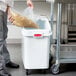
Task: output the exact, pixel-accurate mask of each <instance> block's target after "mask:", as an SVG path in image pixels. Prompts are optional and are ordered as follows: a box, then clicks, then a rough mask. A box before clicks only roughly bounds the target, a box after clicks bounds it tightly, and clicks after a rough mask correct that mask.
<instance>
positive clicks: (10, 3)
mask: <svg viewBox="0 0 76 76" xmlns="http://www.w3.org/2000/svg"><path fill="white" fill-rule="evenodd" d="M6 4H8V6H10V7H13V6H14V0H6Z"/></svg>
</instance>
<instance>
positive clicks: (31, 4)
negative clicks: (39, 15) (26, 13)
mask: <svg viewBox="0 0 76 76" xmlns="http://www.w3.org/2000/svg"><path fill="white" fill-rule="evenodd" d="M27 5H28V6H29V7H31V8H34V5H33V2H32V1H31V0H27Z"/></svg>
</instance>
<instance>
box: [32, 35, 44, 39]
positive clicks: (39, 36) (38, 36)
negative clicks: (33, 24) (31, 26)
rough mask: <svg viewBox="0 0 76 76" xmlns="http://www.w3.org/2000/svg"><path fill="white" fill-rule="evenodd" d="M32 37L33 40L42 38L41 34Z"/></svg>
mask: <svg viewBox="0 0 76 76" xmlns="http://www.w3.org/2000/svg"><path fill="white" fill-rule="evenodd" d="M33 37H34V38H42V37H43V34H34V36H33Z"/></svg>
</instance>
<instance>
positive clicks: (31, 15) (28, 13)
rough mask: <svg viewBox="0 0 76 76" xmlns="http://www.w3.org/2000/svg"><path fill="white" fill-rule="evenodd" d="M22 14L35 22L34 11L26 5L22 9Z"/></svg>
mask: <svg viewBox="0 0 76 76" xmlns="http://www.w3.org/2000/svg"><path fill="white" fill-rule="evenodd" d="M23 16H26V17H28V18H29V19H31V20H33V21H34V22H36V16H35V14H34V11H33V9H32V8H31V7H27V8H26V9H25V10H24V11H23Z"/></svg>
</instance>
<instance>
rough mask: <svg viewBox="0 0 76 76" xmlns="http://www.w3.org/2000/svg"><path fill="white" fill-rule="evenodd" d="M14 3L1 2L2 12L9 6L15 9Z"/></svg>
mask: <svg viewBox="0 0 76 76" xmlns="http://www.w3.org/2000/svg"><path fill="white" fill-rule="evenodd" d="M13 4H14V1H13V0H0V10H2V11H4V12H5V11H6V8H7V5H9V6H10V7H13Z"/></svg>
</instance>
